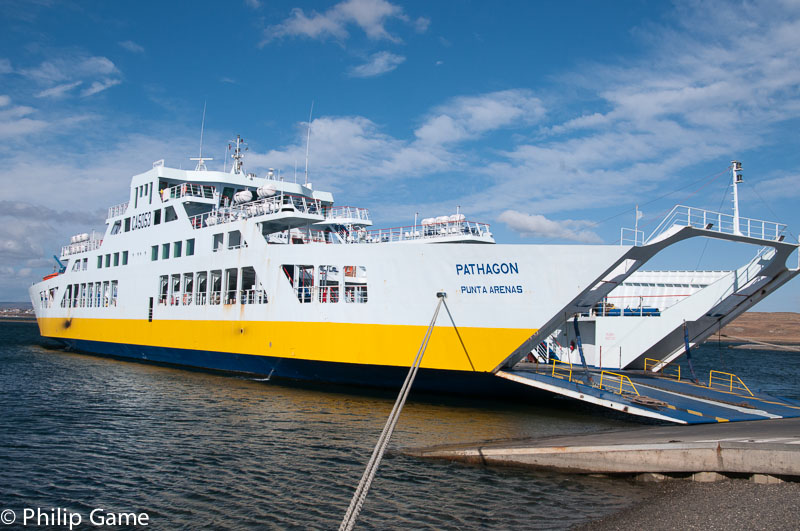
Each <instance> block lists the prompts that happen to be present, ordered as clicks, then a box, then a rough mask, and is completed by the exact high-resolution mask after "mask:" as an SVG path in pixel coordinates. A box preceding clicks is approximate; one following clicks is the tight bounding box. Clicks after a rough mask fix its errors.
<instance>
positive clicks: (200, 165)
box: [189, 100, 214, 171]
mask: <svg viewBox="0 0 800 531" xmlns="http://www.w3.org/2000/svg"><path fill="white" fill-rule="evenodd" d="M207 103H208V101H207V100H206V101H204V102H203V121H202V122H200V156H199V157H190V158H189V160H196V161H197V166H196V167H195V169H194V171H206V170H207V169H208V168H206V161H207V160H214V159H213V158H209V157H206V158H203V131H205V128H206V104H207Z"/></svg>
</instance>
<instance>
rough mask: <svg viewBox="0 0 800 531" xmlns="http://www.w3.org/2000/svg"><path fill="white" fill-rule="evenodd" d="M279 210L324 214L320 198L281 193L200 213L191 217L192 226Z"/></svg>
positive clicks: (207, 224) (217, 222) (210, 224)
mask: <svg viewBox="0 0 800 531" xmlns="http://www.w3.org/2000/svg"><path fill="white" fill-rule="evenodd" d="M278 212H299V213H301V214H317V215H320V216H321V215H322V203H321V202H320V200H319V199H313V198H310V197H306V196H303V195H295V194H286V193H281V194H278V195H275V196H273V197H266V198H264V199H258V200H256V201H250V202H248V203H242V204H239V205H233V206H230V207H223V208H218V209H215V210H212V211H211V212H206V213H205V214H198V215H196V216H192V217H190V218H189V221H190V222H191V223H192V227H193V228H195V229H201V228H203V227H209V226H212V225H219V224H221V223H230V222H232V221H237V220H240V219H248V218H252V217H255V216H261V215H264V214H274V213H278Z"/></svg>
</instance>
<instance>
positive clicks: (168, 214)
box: [164, 206, 178, 223]
mask: <svg viewBox="0 0 800 531" xmlns="http://www.w3.org/2000/svg"><path fill="white" fill-rule="evenodd" d="M176 219H178V214H176V213H175V207H171V206H168V207H167V208H165V209H164V223H169V222H170V221H175V220H176Z"/></svg>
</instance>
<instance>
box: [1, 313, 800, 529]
mask: <svg viewBox="0 0 800 531" xmlns="http://www.w3.org/2000/svg"><path fill="white" fill-rule="evenodd" d="M730 352H733V354H731V355H730V357H731V359H736V360H738V361H737V363H740V362H741V363H744V364H749V363H750V360H751V359H752V358H751V357H750V355H751V354H750V353H744V354H743V353H741V352H739V353H737V352H735V351H729V353H730ZM711 353H712V354H713V353H714V352H713V351H711ZM784 355H786V354H784ZM764 356H769V354H761V360H762V361H763V360H765V359H766V358H764ZM696 358H702V356H701V353H698V354H697V355H696ZM797 359H800V358H798V357H797V356H795V359H794V361H793V362H792V363H797ZM776 361H777V359H776ZM0 364H2V367H3V369H2V372H0V411H2V412H3V415H2V416H0V432H2V433H3V438H2V443H0V444H1V446H0V469H2V470H3V474H4V477H3V481H2V482H0V505H2V506H4V507H11V508H14V509H16V508H22V507H37V506H40V507H65V508H69V509H70V510H77V511H82V512H84V514H87V513H88V511H90V510H91V509H93V508H95V507H104V508H106V509H108V510H116V511H145V512H147V513H148V514H150V520H151V522H152V523H153V526H154V527H155V528H159V529H197V528H213V529H252V528H263V529H287V528H288V529H294V528H297V529H300V528H302V529H308V528H318V529H329V528H332V527H336V526H338V523H339V521H340V519H341V518H342V516H343V514H344V511H345V509H346V507H347V505H348V503H349V501H350V496H351V495H352V492H353V489H354V488H355V486H356V484H357V482H358V479H359V478H360V475H361V473H362V471H363V469H364V466H365V464H366V462H367V460H368V458H369V455H370V453H371V451H372V448H373V446H374V444H375V441H376V439H377V437H378V435H379V433H380V431H381V429H382V427H383V424H384V422H385V420H386V417H387V416H388V414H389V412H390V410H391V408H392V405H393V402H394V398H395V394H394V392H389V391H375V390H357V389H353V388H341V387H331V388H327V387H322V386H299V385H284V384H280V383H278V382H276V381H267V382H265V381H254V380H253V379H249V378H242V377H232V376H227V375H220V374H213V373H207V372H201V371H190V370H180V369H173V368H167V367H161V366H155V365H148V364H141V363H133V362H126V361H118V360H114V359H106V358H99V357H94V356H87V355H82V354H75V353H66V352H63V351H60V350H54V349H52V348H50V346H49V344H48V343H47V342H42V341H41V340H40V339H38V334H37V333H36V328H35V326H33V327H31V326H28V327H27V328H26V327H25V326H23V325H18V324H13V325H8V324H2V325H0ZM761 365H762V369H763V370H762V372H761V373H759V374H761V377H764V378H767V379H768V380H769V381H770V382H772V383H770V384H769V385H772V386H773V388H776V389H783V390H784V392H783V394H785V395H791V394H792V393H794V396H797V384H796V382H794V383H792V382H787V381H786V380H792V378H789V377H786V376H784V377H783V378H781V377H780V374H779V373H772V372H770V370H771V369H769V367H770V364H769V363H766V362H765V363H762V364H761ZM748 369H749V367H748ZM797 369H800V367H797V366H795V368H794V369H793V370H794V371H795V372H794V374H797V373H796V370H797ZM745 372H746V371H745ZM746 381H747V380H746ZM792 386H794V387H792ZM323 389H326V390H323ZM634 425H636V424H634V423H632V422H630V421H626V420H621V419H615V418H611V417H606V416H600V415H598V414H597V410H594V409H589V410H587V409H586V407H585V406H576V405H574V404H572V403H571V402H566V401H563V400H558V399H552V400H546V401H544V402H542V401H526V400H520V401H517V402H499V401H487V400H474V399H472V400H469V399H463V398H452V397H445V396H437V395H421V394H412V397H411V399H410V401H409V402H408V404H407V405H406V407H405V409H404V411H403V414H402V416H401V419H400V423H399V425H398V427H397V430H396V432H395V435H394V437H393V440H392V448H395V449H396V448H397V447H398V446H423V445H433V444H442V443H454V442H468V441H478V440H486V439H497V438H517V437H534V436H543V435H552V434H566V433H580V432H586V431H594V430H597V429H603V428H612V427H619V426H634ZM644 488H646V487H642V486H641V485H633V484H630V483H627V482H624V481H610V480H603V479H597V478H587V477H574V476H562V475H557V474H541V473H540V474H536V473H531V472H528V471H521V470H504V469H486V468H482V467H475V466H467V465H461V464H454V463H445V462H429V461H420V460H416V459H412V458H409V457H405V456H403V455H400V454H398V453H396V452H392V453H390V454H389V455H388V456H387V458H386V459H385V460H384V462H383V464H382V466H381V469H380V471H379V473H378V477H377V479H376V482H375V483H374V485H373V488H372V490H371V491H370V496H369V499H368V500H367V503H366V505H365V507H364V510H363V512H362V516H361V518H360V520H359V528H362V529H370V528H380V529H385V528H398V527H402V528H427V529H487V528H489V529H491V528H493V529H505V528H510V527H523V528H553V527H559V528H561V527H567V526H568V525H570V524H572V523H577V522H580V521H584V520H586V519H589V518H592V517H596V516H598V515H599V514H602V513H605V512H608V511H611V510H613V509H615V508H619V507H622V506H625V505H627V504H629V503H630V502H631V501H632V500H634V499H637V498H638V497H640V496H641V495H642V494H643V493H644V492H645V491H644V490H643V489H644Z"/></svg>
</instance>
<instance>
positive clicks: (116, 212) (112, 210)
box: [106, 201, 130, 219]
mask: <svg viewBox="0 0 800 531" xmlns="http://www.w3.org/2000/svg"><path fill="white" fill-rule="evenodd" d="M128 203H130V201H125V202H124V203H120V204H118V205H114V206H112V207H108V217H107V218H106V219H111V218H115V217H117V216H121V215H122V214H124V213H125V212H126V211H127V210H128Z"/></svg>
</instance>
